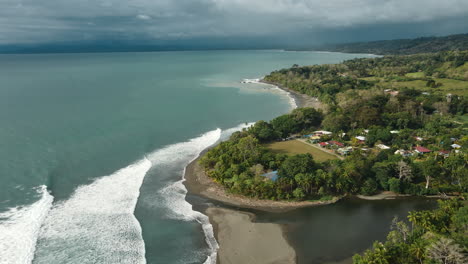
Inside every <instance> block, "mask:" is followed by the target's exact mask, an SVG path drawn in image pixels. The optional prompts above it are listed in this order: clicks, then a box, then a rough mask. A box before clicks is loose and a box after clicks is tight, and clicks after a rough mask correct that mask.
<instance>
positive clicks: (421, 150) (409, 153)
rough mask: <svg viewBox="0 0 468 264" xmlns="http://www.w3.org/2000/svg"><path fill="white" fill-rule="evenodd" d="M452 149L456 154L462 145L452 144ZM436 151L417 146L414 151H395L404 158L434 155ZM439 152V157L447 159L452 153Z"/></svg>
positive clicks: (448, 151)
mask: <svg viewBox="0 0 468 264" xmlns="http://www.w3.org/2000/svg"><path fill="white" fill-rule="evenodd" d="M451 147H452V150H453V151H454V152H456V153H458V152H459V151H460V150H459V149H460V148H461V146H460V145H458V144H452V145H451ZM433 152H434V151H432V150H430V149H428V148H425V147H422V146H417V147H414V150H404V149H399V150H397V151H395V154H397V155H401V156H403V157H411V156H416V155H425V154H428V153H433ZM436 152H437V155H439V156H443V157H445V158H447V157H448V156H450V153H451V151H450V150H438V151H436Z"/></svg>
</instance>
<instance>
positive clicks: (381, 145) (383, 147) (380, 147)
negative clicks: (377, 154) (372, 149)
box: [377, 144, 390, 149]
mask: <svg viewBox="0 0 468 264" xmlns="http://www.w3.org/2000/svg"><path fill="white" fill-rule="evenodd" d="M377 147H378V148H379V149H390V147H389V146H385V145H384V144H378V145H377Z"/></svg>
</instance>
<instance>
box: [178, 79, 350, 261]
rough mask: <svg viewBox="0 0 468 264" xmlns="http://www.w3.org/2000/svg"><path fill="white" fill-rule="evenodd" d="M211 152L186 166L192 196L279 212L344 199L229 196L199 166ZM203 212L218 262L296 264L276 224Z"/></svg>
mask: <svg viewBox="0 0 468 264" xmlns="http://www.w3.org/2000/svg"><path fill="white" fill-rule="evenodd" d="M256 83H259V84H265V85H271V86H273V87H274V88H276V89H280V90H282V91H284V92H286V93H287V94H288V96H289V97H290V98H291V100H292V102H293V104H292V105H293V109H295V108H298V107H313V108H316V109H321V110H323V111H327V108H326V106H325V105H324V104H322V103H321V102H320V101H319V100H318V99H317V98H314V97H311V96H308V95H304V94H300V93H298V92H296V91H292V90H290V89H288V88H285V87H282V86H280V85H277V84H274V83H268V82H266V81H264V80H259V81H256ZM208 150H209V148H208V149H205V150H204V151H202V152H201V153H200V154H199V156H198V157H197V158H196V159H194V160H192V161H191V162H190V163H189V164H188V165H187V166H186V167H185V170H184V181H183V184H184V185H185V188H186V189H187V192H188V193H190V194H194V195H197V196H201V197H205V198H208V199H211V200H214V201H218V202H221V203H222V204H226V205H231V206H235V207H239V208H248V209H255V210H262V211H267V212H277V213H278V212H286V211H290V210H294V209H297V208H302V207H311V206H320V205H327V204H332V203H336V202H337V201H339V200H340V199H341V197H334V198H333V199H332V200H330V201H303V202H286V201H270V200H259V199H253V198H249V197H245V196H241V195H234V194H229V193H227V192H226V190H225V189H224V187H223V186H221V185H220V184H218V183H215V182H214V181H213V180H212V179H210V178H209V177H208V176H207V175H206V174H205V172H204V170H203V168H202V167H201V166H200V165H199V164H198V161H199V159H200V158H201V157H202V156H203V155H204V154H205V153H206V152H207V151H208ZM202 213H204V214H205V215H207V216H208V218H209V221H210V223H211V225H212V227H213V232H214V236H215V238H216V241H217V243H218V246H219V247H218V250H217V253H216V256H217V257H216V263H219V264H226V263H252V264H259V263H265V264H267V263H268V264H270V263H271V264H275V263H278V264H279V263H296V258H297V256H296V251H295V249H294V248H293V247H292V245H291V244H290V243H289V241H288V240H287V238H286V232H287V230H286V229H285V228H283V226H281V225H279V224H273V223H255V215H254V214H253V213H247V212H243V211H240V210H233V209H226V208H221V207H214V206H209V207H208V208H206V209H205V210H203V211H202ZM232 230H235V232H232Z"/></svg>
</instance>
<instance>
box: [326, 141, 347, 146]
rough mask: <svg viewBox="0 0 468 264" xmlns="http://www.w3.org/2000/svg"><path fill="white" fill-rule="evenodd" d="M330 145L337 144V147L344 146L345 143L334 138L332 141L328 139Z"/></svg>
mask: <svg viewBox="0 0 468 264" xmlns="http://www.w3.org/2000/svg"><path fill="white" fill-rule="evenodd" d="M328 145H331V146H336V147H341V148H342V147H344V144H343V143H341V142H338V141H335V140H332V141H328Z"/></svg>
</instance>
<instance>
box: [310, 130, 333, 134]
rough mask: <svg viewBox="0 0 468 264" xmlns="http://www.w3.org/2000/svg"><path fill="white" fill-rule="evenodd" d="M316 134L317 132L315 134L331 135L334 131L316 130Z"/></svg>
mask: <svg viewBox="0 0 468 264" xmlns="http://www.w3.org/2000/svg"><path fill="white" fill-rule="evenodd" d="M314 134H315V135H331V134H333V133H332V132H330V131H323V130H319V131H315V132H314Z"/></svg>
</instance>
